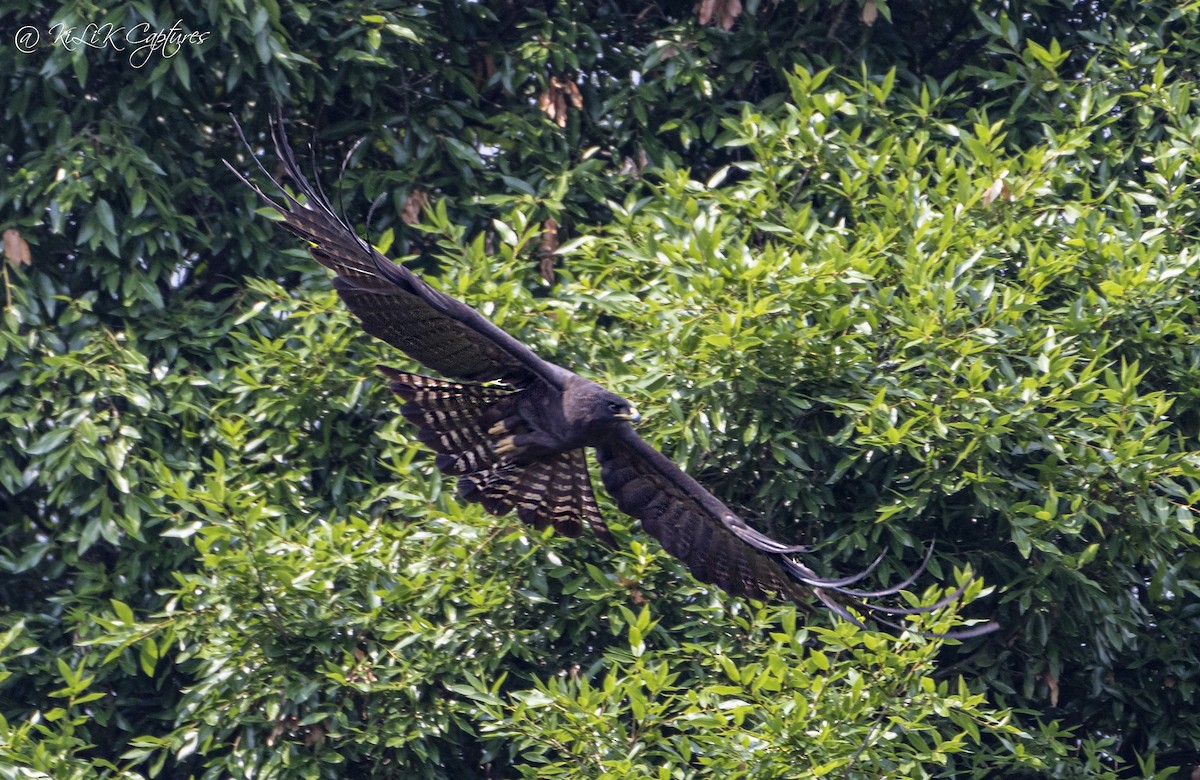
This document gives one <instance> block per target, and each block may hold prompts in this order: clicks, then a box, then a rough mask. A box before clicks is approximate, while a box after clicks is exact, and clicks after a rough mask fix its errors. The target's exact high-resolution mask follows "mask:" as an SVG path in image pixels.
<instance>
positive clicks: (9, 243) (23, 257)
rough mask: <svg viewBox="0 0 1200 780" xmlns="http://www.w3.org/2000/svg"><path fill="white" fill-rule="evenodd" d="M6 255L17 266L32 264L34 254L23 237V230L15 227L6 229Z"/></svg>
mask: <svg viewBox="0 0 1200 780" xmlns="http://www.w3.org/2000/svg"><path fill="white" fill-rule="evenodd" d="M4 256H5V257H6V258H7V259H8V262H9V263H11V264H12V265H13V266H14V267H16V268H20V267H21V266H23V265H29V264H30V262H31V261H32V259H33V255H31V254H30V252H29V244H27V243H26V242H25V239H23V238H21V231H19V230H17V229H15V228H9V229H8V230H6V231H4Z"/></svg>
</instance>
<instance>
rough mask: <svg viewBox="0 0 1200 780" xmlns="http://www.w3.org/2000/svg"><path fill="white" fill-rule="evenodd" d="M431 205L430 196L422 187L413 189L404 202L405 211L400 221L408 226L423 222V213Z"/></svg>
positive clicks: (402, 212) (401, 214) (401, 213)
mask: <svg viewBox="0 0 1200 780" xmlns="http://www.w3.org/2000/svg"><path fill="white" fill-rule="evenodd" d="M428 205H429V196H428V195H427V194H426V193H425V190H423V189H421V188H420V187H413V190H412V192H410V193H408V199H407V200H405V201H404V209H403V210H402V211H401V212H400V221H401V222H403V223H404V224H406V225H415V224H417V223H418V222H420V221H421V212H422V211H424V210H425V207H426V206H428Z"/></svg>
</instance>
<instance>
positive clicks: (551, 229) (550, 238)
mask: <svg viewBox="0 0 1200 780" xmlns="http://www.w3.org/2000/svg"><path fill="white" fill-rule="evenodd" d="M558 247H559V242H558V223H557V222H555V221H554V218H553V217H551V218H550V219H547V220H546V221H545V222H543V223H542V238H541V241H539V242H538V254H540V255H541V256H542V259H541V261H540V262H539V263H538V273H540V274H541V276H542V279H543V281H545V282H546V284H554V281H555V279H556V278H557V277H556V276H555V274H554V263H555V258H554V253H555V252H556V251H558Z"/></svg>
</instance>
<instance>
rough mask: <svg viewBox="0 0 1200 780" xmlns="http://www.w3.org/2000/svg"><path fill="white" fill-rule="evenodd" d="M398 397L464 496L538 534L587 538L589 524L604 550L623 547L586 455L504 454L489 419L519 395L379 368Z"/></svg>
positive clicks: (501, 415)
mask: <svg viewBox="0 0 1200 780" xmlns="http://www.w3.org/2000/svg"><path fill="white" fill-rule="evenodd" d="M379 368H380V370H381V371H383V372H384V373H385V374H386V375H387V376H388V378H390V379H391V381H392V385H391V386H392V391H393V392H394V393H396V394H397V395H399V396H400V397H401V398H403V399H404V400H405V404H404V407H403V409H402V410H401V411H402V413H403V414H404V416H405V417H406V418H407V419H408V420H410V421H411V422H413V423H414V424H416V426H417V428H418V430H419V434H418V438H419V439H420V440H421V441H422V442H423V443H424V444H426V445H427V446H428V447H430V449H432V450H434V451H435V452H436V453H438V454H437V459H436V463H437V466H438V468H439V469H441V470H442V471H444V472H446V473H448V474H453V475H456V476H458V491H459V495H461V496H462V497H463V498H464V499H466V500H467V501H474V502H478V503H481V504H483V507H484V509H486V510H487V511H488V512H491V513H492V514H494V515H505V514H508V513H509V512H512V511H514V510H515V511H516V513H517V516H518V517H519V518H521V521H522V522H524V523H527V524H529V525H531V526H533V527H534V528H538V529H542V528H547V527H550V526H553V528H554V530H555V531H556V532H557V533H560V534H562V535H563V536H570V537H575V536H579V535H580V534H581V533H583V525H584V523H587V524H588V525H589V526H590V527H591V528H592V530H593V531H594V532H595V533H596V535H597V536H598V537H599V538H600V540H601V541H602V542H604V543H605V544H607V545H609V546H612V547H615V546H616V543H615V541H614V540H613V538H612V534H611V533H610V532H609V530H608V527H607V526H606V525H605V523H604V518H603V517H602V516H601V515H600V510H599V507H597V505H596V498H595V496H594V495H593V493H592V484H591V479H590V478H589V477H588V471H587V461H586V459H585V456H584V453H583V450H571V451H569V452H561V453H555V454H552V455H549V456H546V457H542V458H536V459H532V460H516V459H514V458H512V457H510V456H507V455H498V454H497V453H496V450H495V446H494V445H495V442H494V441H493V437H492V435H491V434H490V433H489V431H488V430H487V427H486V426H487V421H490V420H496V419H503V418H505V417H507V416H508V415H509V414H511V412H512V411H513V410H512V409H504V408H498V407H501V406H509V405H512V404H513V401H515V398H516V395H515V394H516V393H517V392H518V391H515V390H510V389H508V388H504V387H496V386H492V385H481V384H475V383H471V382H449V381H446V380H442V379H434V378H432V377H427V376H422V375H420V374H410V373H407V372H404V371H397V370H396V369H393V368H387V367H386V366H380V367H379Z"/></svg>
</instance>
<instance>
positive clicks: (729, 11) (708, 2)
mask: <svg viewBox="0 0 1200 780" xmlns="http://www.w3.org/2000/svg"><path fill="white" fill-rule="evenodd" d="M696 13H697V14H698V15H699V17H700V24H712V23H715V24H716V25H717V26H718V27H720V28H721V29H722V30H725V31H729V30H731V29H733V23H734V21H735V20H736V19H737V18H738V17H739V16H741V14H742V2H741V0H700V5H698V6H697V7H696Z"/></svg>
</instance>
